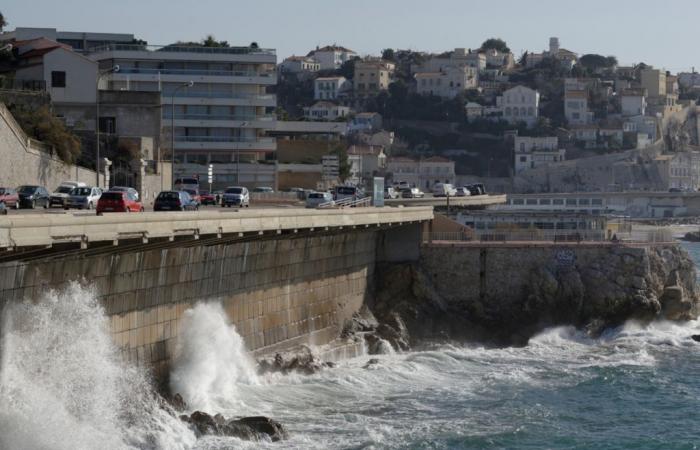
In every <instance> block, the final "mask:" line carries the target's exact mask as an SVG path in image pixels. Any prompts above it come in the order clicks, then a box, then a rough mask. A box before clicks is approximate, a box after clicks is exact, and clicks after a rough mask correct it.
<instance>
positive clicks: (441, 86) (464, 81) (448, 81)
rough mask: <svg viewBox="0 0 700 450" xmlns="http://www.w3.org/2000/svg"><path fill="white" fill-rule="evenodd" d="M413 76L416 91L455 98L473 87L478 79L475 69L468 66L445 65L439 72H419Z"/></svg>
mask: <svg viewBox="0 0 700 450" xmlns="http://www.w3.org/2000/svg"><path fill="white" fill-rule="evenodd" d="M415 77H416V92H417V93H419V94H422V95H437V96H438V97H442V98H455V97H456V96H457V95H459V94H460V93H462V92H464V90H465V89H475V88H476V87H477V85H478V80H479V78H478V72H477V69H475V68H473V67H469V66H463V67H446V68H444V69H443V70H442V71H440V72H421V73H417V74H416V75H415Z"/></svg>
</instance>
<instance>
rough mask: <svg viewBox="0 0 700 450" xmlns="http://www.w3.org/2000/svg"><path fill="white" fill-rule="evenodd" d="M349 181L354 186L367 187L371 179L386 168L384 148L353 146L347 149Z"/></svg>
mask: <svg viewBox="0 0 700 450" xmlns="http://www.w3.org/2000/svg"><path fill="white" fill-rule="evenodd" d="M348 162H349V163H350V178H349V180H348V181H350V182H351V183H353V184H356V185H365V186H367V185H369V184H370V183H371V182H372V178H373V177H374V176H377V175H378V173H380V172H383V170H384V169H385V168H386V155H385V154H384V147H382V146H374V145H353V146H351V147H350V148H349V149H348Z"/></svg>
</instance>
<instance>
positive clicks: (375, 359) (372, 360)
mask: <svg viewBox="0 0 700 450" xmlns="http://www.w3.org/2000/svg"><path fill="white" fill-rule="evenodd" d="M376 364H379V359H377V358H372V359H370V360H369V361H367V364H365V365H364V366H362V368H363V369H369V368H370V367H372V366H374V365H376Z"/></svg>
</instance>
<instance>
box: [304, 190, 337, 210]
mask: <svg viewBox="0 0 700 450" xmlns="http://www.w3.org/2000/svg"><path fill="white" fill-rule="evenodd" d="M324 203H325V204H326V205H327V206H333V205H335V202H334V201H333V194H331V193H330V192H311V193H309V195H307V196H306V207H307V208H318V207H319V206H321V205H323V204H324Z"/></svg>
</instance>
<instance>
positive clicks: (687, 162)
mask: <svg viewBox="0 0 700 450" xmlns="http://www.w3.org/2000/svg"><path fill="white" fill-rule="evenodd" d="M655 163H656V164H657V167H658V169H659V173H660V175H661V177H662V179H663V181H664V183H665V185H666V187H667V188H668V189H679V190H681V191H693V192H694V191H697V190H698V189H699V188H700V152H678V153H674V154H670V155H659V156H657V157H656V158H655Z"/></svg>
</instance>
